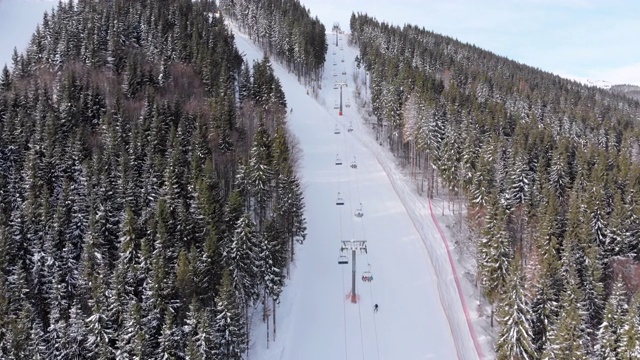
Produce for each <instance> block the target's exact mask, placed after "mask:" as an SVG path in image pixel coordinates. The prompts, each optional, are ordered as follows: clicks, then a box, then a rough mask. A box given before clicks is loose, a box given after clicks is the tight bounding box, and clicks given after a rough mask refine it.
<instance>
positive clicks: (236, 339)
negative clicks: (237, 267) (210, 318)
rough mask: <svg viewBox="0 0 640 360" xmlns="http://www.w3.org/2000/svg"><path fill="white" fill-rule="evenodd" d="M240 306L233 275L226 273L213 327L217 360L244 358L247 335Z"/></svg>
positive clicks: (239, 359)
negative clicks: (233, 283) (232, 278)
mask: <svg viewBox="0 0 640 360" xmlns="http://www.w3.org/2000/svg"><path fill="white" fill-rule="evenodd" d="M240 304H241V303H240V302H239V301H238V299H237V298H236V295H235V291H234V289H233V285H232V280H231V275H230V274H229V272H227V271H225V272H224V273H223V275H222V283H221V285H220V289H219V295H218V298H217V299H216V314H217V315H216V319H215V322H214V327H213V331H214V345H213V349H214V356H215V358H216V359H225V360H241V359H242V358H243V354H244V352H245V350H246V343H247V333H246V331H245V329H246V324H245V321H244V316H243V315H242V312H241V311H240V308H241V305H240Z"/></svg>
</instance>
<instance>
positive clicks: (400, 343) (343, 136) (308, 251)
mask: <svg viewBox="0 0 640 360" xmlns="http://www.w3.org/2000/svg"><path fill="white" fill-rule="evenodd" d="M234 32H235V36H236V45H237V47H238V49H239V50H240V51H241V52H242V53H244V55H245V57H246V59H247V60H248V61H249V63H250V64H251V63H252V62H253V61H254V60H261V59H262V57H263V52H262V51H261V50H259V49H258V48H257V47H256V46H255V45H254V44H253V43H252V41H251V40H250V39H249V38H247V37H246V36H245V35H244V34H242V33H240V32H238V31H237V29H234ZM329 39H331V36H329ZM342 41H344V43H343V42H342ZM342 41H340V43H341V44H340V45H341V46H340V47H336V46H335V44H331V45H330V47H329V52H328V55H327V64H326V68H325V79H324V81H323V84H322V90H320V94H319V96H318V100H316V99H315V98H314V97H313V96H312V95H310V94H311V93H312V92H308V89H307V88H305V86H303V85H301V84H300V83H299V82H298V80H297V78H296V77H295V76H294V75H291V74H289V73H288V72H287V71H286V69H284V68H283V67H281V66H280V65H278V64H277V63H276V62H275V61H273V62H272V63H273V67H274V70H275V73H276V75H277V76H278V78H279V79H280V80H281V82H282V86H283V89H284V91H285V94H286V98H287V103H288V106H289V107H290V108H292V109H293V112H292V113H290V114H289V115H288V116H289V120H288V121H289V126H290V128H291V130H292V131H293V133H294V134H295V135H296V136H297V138H298V140H299V144H300V149H301V150H302V151H301V152H302V161H301V169H300V170H301V177H302V181H303V184H304V186H305V198H306V217H307V221H308V237H307V241H306V242H305V244H304V245H302V246H299V247H298V248H297V257H296V259H295V264H294V266H293V269H292V273H291V278H290V279H289V282H288V285H287V287H286V288H285V290H284V293H283V295H282V298H281V303H280V306H279V307H278V309H277V315H278V318H277V330H278V332H277V336H276V339H275V342H274V341H273V338H272V337H271V338H270V342H269V344H267V335H266V333H267V330H266V325H265V324H264V323H263V322H262V317H261V316H259V315H258V314H257V313H258V312H260V310H257V311H256V314H255V316H254V321H253V324H252V343H251V350H250V356H249V358H250V359H265V360H266V359H292V360H294V359H296V360H297V359H305V360H312V359H318V360H326V359H389V360H395V359H456V358H457V359H477V358H478V353H477V351H476V350H475V348H474V345H473V341H472V339H471V336H470V333H469V327H468V326H467V323H466V322H465V318H464V314H463V309H462V306H461V304H460V299H459V298H458V297H457V296H458V294H457V293H455V285H454V284H453V281H452V278H451V276H450V275H451V267H450V264H449V263H448V260H447V254H446V251H444V248H443V246H442V240H441V238H439V236H440V235H439V234H438V232H437V230H435V226H434V225H433V223H432V220H431V219H430V217H429V216H428V214H429V212H428V210H426V211H427V212H426V213H424V210H425V209H412V210H411V211H413V212H414V216H422V217H424V219H422V220H421V221H424V222H427V223H428V224H426V225H425V224H421V225H419V226H418V227H417V226H416V225H415V219H414V218H412V217H411V216H410V215H409V212H408V211H407V208H406V207H405V203H406V201H407V199H411V197H410V196H407V195H408V194H403V191H404V192H409V190H408V189H407V188H398V186H397V184H395V185H394V184H393V180H392V178H393V177H394V174H389V173H388V172H390V171H393V169H392V166H393V161H392V160H391V159H389V158H388V157H387V158H386V160H385V159H382V158H384V156H382V155H381V154H382V153H381V152H380V150H381V149H380V148H379V145H378V144H377V143H376V142H375V140H373V138H372V137H371V134H369V133H367V132H368V129H367V127H366V125H365V124H362V123H361V122H362V120H361V119H360V117H359V115H358V112H357V110H356V109H355V99H354V98H353V93H352V92H353V72H354V71H356V70H355V66H354V58H355V55H356V54H357V50H356V49H354V48H350V47H348V46H347V45H346V35H344V38H343V40H342ZM334 52H335V53H336V54H335V55H333V53H334ZM343 59H344V61H343ZM334 63H335V65H333V64H334ZM343 71H344V72H346V75H343V74H342V72H343ZM334 72H335V73H336V75H335V76H334ZM336 80H338V81H340V82H346V83H347V84H348V85H347V87H345V88H343V102H344V103H347V102H349V103H350V104H351V107H349V108H347V107H343V110H344V113H343V116H339V115H338V110H336V109H334V105H335V102H336V101H337V100H338V96H339V91H340V90H339V89H335V88H334V83H335V81H336ZM336 128H337V129H339V131H340V134H335V130H336ZM349 128H352V129H353V131H349ZM376 149H377V150H376ZM376 151H377V152H376ZM381 156H382V158H381ZM336 157H339V158H340V160H342V165H336ZM381 160H383V161H381ZM354 162H355V164H356V165H357V167H356V168H353V167H351V165H352V163H354ZM383 165H384V166H383ZM389 175H391V176H389ZM338 193H340V196H341V198H343V199H344V205H342V206H338V205H336V200H337V197H338ZM401 196H403V197H404V200H401ZM360 206H362V210H363V213H364V216H363V217H356V216H355V213H356V211H357V210H358V209H359V208H360ZM352 239H355V240H366V244H367V249H368V251H367V253H366V254H364V253H363V254H360V253H358V255H357V259H356V261H357V271H356V286H357V288H356V293H357V296H358V301H357V303H355V304H354V303H352V302H351V299H350V296H349V294H350V290H351V276H352V272H351V266H352V265H351V254H350V253H346V254H345V255H347V258H348V261H349V264H348V265H339V264H338V258H339V256H340V255H341V254H340V247H341V241H342V240H352ZM430 242H432V243H433V244H434V245H433V246H432V248H431V249H430V251H427V249H428V246H429V245H428V244H429V243H430ZM433 256H437V257H438V258H441V259H440V260H441V261H440V260H439V261H438V262H437V263H433V262H432V261H431V258H432V257H433ZM434 264H435V266H439V267H441V268H440V269H439V271H436V268H435V267H434ZM366 271H371V275H372V276H373V281H371V282H364V281H362V276H363V275H368V273H365V272H366ZM443 273H444V274H448V275H447V276H446V277H445V278H440V279H439V278H438V276H437V275H436V274H443ZM452 289H453V290H452ZM443 290H444V291H443ZM452 294H453V295H452ZM374 304H378V305H379V311H378V312H377V313H376V312H374V311H373V308H374Z"/></svg>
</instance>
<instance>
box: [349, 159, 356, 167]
mask: <svg viewBox="0 0 640 360" xmlns="http://www.w3.org/2000/svg"><path fill="white" fill-rule="evenodd" d="M350 166H351V168H352V169H357V168H358V164H357V163H356V158H353V162H352V163H351V165H350Z"/></svg>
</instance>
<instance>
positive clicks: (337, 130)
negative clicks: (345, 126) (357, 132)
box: [333, 124, 340, 135]
mask: <svg viewBox="0 0 640 360" xmlns="http://www.w3.org/2000/svg"><path fill="white" fill-rule="evenodd" d="M333 133H334V134H336V135H339V134H340V128H339V127H338V125H337V124H336V127H335V129H333Z"/></svg>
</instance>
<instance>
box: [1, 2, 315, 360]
mask: <svg viewBox="0 0 640 360" xmlns="http://www.w3.org/2000/svg"><path fill="white" fill-rule="evenodd" d="M216 10H217V9H216V8H215V4H214V2H210V1H197V2H191V1H190V0H167V1H152V0H139V1H121V0H115V1H91V0H77V1H74V2H73V4H68V3H67V2H60V3H59V4H58V7H57V9H56V10H55V11H54V12H52V13H48V14H45V16H44V18H43V20H42V23H41V25H40V26H39V27H38V28H37V29H36V31H35V33H34V34H33V37H32V40H31V42H30V44H29V46H28V49H27V51H26V53H24V54H19V53H18V52H17V51H15V52H14V56H13V63H12V65H11V66H10V67H9V68H7V67H5V68H4V69H3V70H2V73H1V74H0V358H2V359H133V358H138V359H154V358H158V359H160V358H162V359H201V360H204V359H241V358H242V357H243V354H244V353H245V351H246V348H247V344H248V328H247V327H248V322H247V317H248V312H249V309H250V308H253V307H255V306H259V307H260V308H261V309H264V313H265V320H266V321H270V320H271V318H273V323H274V324H275V315H276V314H275V312H274V311H275V309H271V310H270V308H272V307H273V306H275V304H276V303H277V301H278V297H279V294H280V292H281V289H282V287H283V285H284V281H285V279H286V277H287V274H288V265H289V263H290V262H291V261H292V258H293V256H294V246H295V244H296V242H299V243H302V242H303V241H304V239H305V236H306V234H305V233H306V229H305V226H306V225H305V223H306V222H305V219H304V215H303V213H304V199H303V194H302V189H301V187H300V182H299V179H298V176H297V173H296V172H297V166H296V164H297V161H298V158H297V156H298V155H297V150H296V142H295V139H293V138H292V135H291V134H290V133H289V132H288V130H287V124H286V113H287V111H286V110H287V105H286V100H285V97H284V93H283V92H282V89H281V86H280V83H279V81H278V79H277V78H276V77H275V76H274V73H273V69H272V67H271V64H270V60H269V58H268V57H266V56H265V58H264V59H263V60H262V61H261V62H256V63H254V64H247V63H243V60H242V57H241V56H240V54H239V53H238V51H237V49H236V48H235V45H234V39H233V35H232V34H231V32H230V31H229V29H228V28H226V27H225V24H224V23H223V20H222V17H219V16H215V15H214V14H216V13H217V11H216ZM300 20H303V19H302V18H300ZM323 41H324V40H323ZM270 315H272V316H271V317H270ZM273 330H275V329H273Z"/></svg>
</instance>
